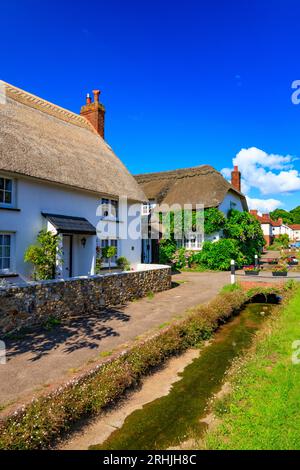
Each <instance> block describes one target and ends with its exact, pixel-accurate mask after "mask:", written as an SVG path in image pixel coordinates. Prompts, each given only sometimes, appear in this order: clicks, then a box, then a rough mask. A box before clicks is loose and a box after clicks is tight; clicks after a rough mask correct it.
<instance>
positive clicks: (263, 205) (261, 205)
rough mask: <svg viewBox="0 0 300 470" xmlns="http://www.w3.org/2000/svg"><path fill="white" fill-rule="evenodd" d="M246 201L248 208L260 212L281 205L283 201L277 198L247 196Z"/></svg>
mask: <svg viewBox="0 0 300 470" xmlns="http://www.w3.org/2000/svg"><path fill="white" fill-rule="evenodd" d="M247 202H248V207H249V209H257V210H258V211H259V212H260V213H261V214H267V213H269V212H271V211H273V210H275V209H277V207H282V206H283V203H282V202H281V201H278V200H277V199H256V198H251V197H249V196H247Z"/></svg>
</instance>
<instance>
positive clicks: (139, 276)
mask: <svg viewBox="0 0 300 470" xmlns="http://www.w3.org/2000/svg"><path fill="white" fill-rule="evenodd" d="M170 288H171V269H170V268H169V267H166V266H163V267H162V266H156V267H154V268H153V267H148V268H144V269H143V270H139V271H135V272H122V273H114V274H104V275H98V276H91V277H80V278H73V279H69V280H66V281H64V280H55V281H43V282H39V283H37V282H36V283H31V284H30V285H26V286H20V287H5V288H0V334H4V333H7V332H11V331H14V330H18V329H20V328H22V327H31V326H35V325H41V324H43V323H45V322H47V320H48V319H49V318H57V319H67V318H70V317H72V316H77V315H90V314H98V313H100V312H101V311H103V310H104V309H105V308H107V307H113V306H117V305H123V304H125V303H126V302H128V301H130V300H134V299H137V298H140V297H145V296H146V295H147V294H148V293H149V292H161V291H164V290H167V289H170Z"/></svg>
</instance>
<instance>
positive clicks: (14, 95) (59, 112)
mask: <svg viewBox="0 0 300 470" xmlns="http://www.w3.org/2000/svg"><path fill="white" fill-rule="evenodd" d="M0 83H2V84H3V85H4V87H5V91H6V95H7V96H8V97H9V98H11V99H13V100H15V101H17V102H19V103H22V104H24V105H26V106H29V107H31V108H34V109H37V110H39V111H41V112H44V113H45V114H49V115H50V116H53V117H56V118H58V119H61V120H62V121H65V122H69V123H71V124H74V125H77V126H79V127H83V128H86V129H89V130H94V128H93V126H92V125H91V124H90V123H89V121H88V120H87V119H86V118H85V117H83V116H81V115H80V114H76V113H74V112H73V111H69V110H68V109H65V108H62V107H61V106H59V105H57V104H54V103H51V102H50V101H47V100H45V99H43V98H40V97H39V96H36V95H33V94H32V93H29V92H27V91H24V90H22V89H21V88H18V87H16V86H14V85H11V84H10V83H6V82H4V81H3V80H1V81H0Z"/></svg>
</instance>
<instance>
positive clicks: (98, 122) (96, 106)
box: [80, 90, 105, 139]
mask: <svg viewBox="0 0 300 470" xmlns="http://www.w3.org/2000/svg"><path fill="white" fill-rule="evenodd" d="M100 93H101V92H100V90H93V94H94V103H92V100H91V97H90V94H89V93H88V94H87V97H86V105H85V106H82V108H81V110H80V115H81V116H84V117H85V119H87V120H88V121H89V122H90V123H91V125H92V126H93V127H94V129H95V130H96V132H98V134H99V135H100V136H101V137H102V138H103V139H104V120H105V108H104V106H103V104H101V103H100V101H99V96H100Z"/></svg>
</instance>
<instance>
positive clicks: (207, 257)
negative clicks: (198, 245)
mask: <svg viewBox="0 0 300 470" xmlns="http://www.w3.org/2000/svg"><path fill="white" fill-rule="evenodd" d="M232 259H234V260H235V262H236V264H237V266H238V267H241V266H242V265H243V263H244V256H243V254H242V253H241V251H240V247H239V242H238V241H237V240H232V239H230V238H223V239H221V240H219V241H217V242H215V243H212V242H205V243H204V244H203V248H202V251H201V253H200V260H201V263H202V264H203V265H205V266H206V267H207V268H209V269H216V270H221V271H226V270H228V269H230V262H231V260H232Z"/></svg>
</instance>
